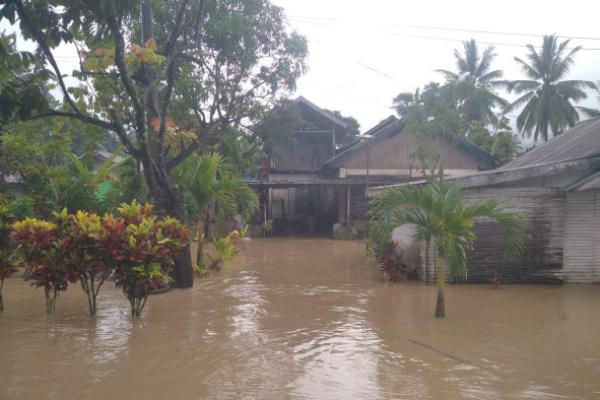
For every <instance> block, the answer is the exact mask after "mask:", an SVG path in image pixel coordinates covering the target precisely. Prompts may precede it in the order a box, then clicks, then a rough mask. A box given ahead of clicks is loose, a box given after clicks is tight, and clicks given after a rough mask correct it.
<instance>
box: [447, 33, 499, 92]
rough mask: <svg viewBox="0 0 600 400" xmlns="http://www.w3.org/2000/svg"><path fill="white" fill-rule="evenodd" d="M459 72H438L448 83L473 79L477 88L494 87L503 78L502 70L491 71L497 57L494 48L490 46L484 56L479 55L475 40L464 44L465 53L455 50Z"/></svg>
mask: <svg viewBox="0 0 600 400" xmlns="http://www.w3.org/2000/svg"><path fill="white" fill-rule="evenodd" d="M454 57H455V58H456V66H457V67H458V72H457V73H456V72H452V71H448V70H445V69H437V70H436V72H439V73H441V74H443V75H444V76H445V77H446V80H447V81H448V82H456V81H459V80H461V79H464V78H469V79H471V80H472V81H473V82H474V83H475V84H476V85H477V86H489V85H494V84H495V83H496V81H497V80H498V79H500V78H502V75H503V73H502V71H501V70H493V71H490V68H491V66H492V61H493V60H494V58H495V57H496V53H494V46H488V47H487V48H486V49H485V50H484V51H483V54H481V56H480V54H479V48H478V47H477V42H476V41H475V39H471V40H469V41H466V42H463V53H461V52H459V51H458V49H455V50H454Z"/></svg>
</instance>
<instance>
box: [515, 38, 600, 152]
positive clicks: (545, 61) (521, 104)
mask: <svg viewBox="0 0 600 400" xmlns="http://www.w3.org/2000/svg"><path fill="white" fill-rule="evenodd" d="M568 45H569V40H565V41H562V42H559V40H558V38H557V37H556V36H555V35H546V36H544V40H543V43H542V48H541V49H540V50H537V49H536V48H535V47H533V45H531V44H528V45H527V48H528V54H527V61H524V60H522V59H520V58H519V57H515V61H516V62H517V63H518V64H519V66H520V67H521V70H522V71H523V73H524V74H525V75H526V76H527V78H528V79H524V80H517V81H512V82H506V86H507V88H508V90H509V91H510V92H514V93H515V94H517V95H519V97H518V98H517V99H516V100H515V101H513V102H512V103H511V104H510V105H509V106H508V107H507V108H506V109H505V111H504V112H505V113H508V112H510V111H513V110H516V109H521V108H522V109H521V112H520V114H519V116H518V117H517V127H518V128H519V130H520V131H521V133H522V134H523V135H527V136H528V137H529V136H531V135H533V139H534V141H536V142H537V140H538V139H539V138H542V139H543V140H544V141H547V140H548V139H549V134H550V132H552V133H553V134H554V135H558V134H560V133H561V132H562V131H563V130H564V129H566V128H569V127H572V126H573V125H575V124H576V123H577V121H579V114H578V113H577V109H576V108H575V106H574V105H573V102H577V101H580V100H583V99H585V98H587V93H586V92H585V90H586V89H595V88H596V85H595V84H594V83H593V82H591V81H581V80H563V79H564V78H565V77H566V75H567V74H568V72H569V70H570V69H571V66H572V65H573V63H574V62H575V60H574V56H575V54H576V53H577V52H578V51H579V50H580V49H581V47H580V46H577V47H574V48H571V49H570V48H569V47H568Z"/></svg>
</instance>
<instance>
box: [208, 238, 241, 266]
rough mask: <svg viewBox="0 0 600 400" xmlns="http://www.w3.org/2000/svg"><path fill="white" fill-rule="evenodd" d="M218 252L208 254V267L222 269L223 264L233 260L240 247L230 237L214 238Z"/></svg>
mask: <svg viewBox="0 0 600 400" xmlns="http://www.w3.org/2000/svg"><path fill="white" fill-rule="evenodd" d="M213 243H214V246H215V252H216V254H214V255H211V254H208V255H207V257H208V262H209V263H208V269H211V270H220V269H221V266H222V265H223V264H224V263H225V262H227V261H229V260H231V259H232V258H233V256H234V255H235V254H236V253H237V251H238V249H237V246H236V245H235V243H234V242H233V241H232V239H231V238H230V237H224V238H218V239H215V240H213Z"/></svg>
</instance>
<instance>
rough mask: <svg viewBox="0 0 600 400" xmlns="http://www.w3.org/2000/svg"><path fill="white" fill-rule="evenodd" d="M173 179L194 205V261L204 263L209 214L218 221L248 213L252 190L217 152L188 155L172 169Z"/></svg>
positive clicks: (253, 200) (252, 203) (253, 198)
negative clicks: (195, 236)
mask: <svg viewBox="0 0 600 400" xmlns="http://www.w3.org/2000/svg"><path fill="white" fill-rule="evenodd" d="M173 175H174V177H175V180H176V181H177V182H178V183H179V184H180V185H181V186H182V187H183V188H184V189H185V190H186V191H187V192H188V193H189V194H191V196H192V197H193V199H194V201H195V203H196V207H197V212H198V215H197V218H198V221H197V235H198V237H197V239H198V249H197V253H196V254H197V258H196V260H197V264H198V265H202V264H203V262H204V255H203V251H204V241H205V236H206V229H207V227H208V225H209V223H210V221H211V219H212V215H213V214H214V216H215V217H216V218H217V219H218V220H226V219H230V218H233V216H234V215H236V214H238V213H240V214H242V215H245V216H249V214H250V213H252V212H253V211H254V209H255V208H256V204H257V199H256V193H254V191H253V190H252V188H250V187H249V186H248V185H246V184H245V183H244V182H243V181H242V180H241V179H240V178H239V176H237V175H236V173H235V172H234V169H233V167H232V166H231V165H229V164H228V163H227V161H226V160H225V159H224V158H223V157H222V156H221V155H219V154H203V155H201V156H191V157H189V158H188V159H186V160H185V161H184V162H183V163H181V164H180V165H179V166H178V167H177V169H175V171H174V172H173Z"/></svg>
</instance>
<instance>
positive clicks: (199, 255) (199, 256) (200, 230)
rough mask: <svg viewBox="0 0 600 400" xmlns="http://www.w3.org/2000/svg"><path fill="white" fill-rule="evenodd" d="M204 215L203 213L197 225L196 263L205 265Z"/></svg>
mask: <svg viewBox="0 0 600 400" xmlns="http://www.w3.org/2000/svg"><path fill="white" fill-rule="evenodd" d="M203 220H204V216H203V215H201V216H200V218H198V225H197V229H196V230H197V232H196V234H197V235H198V237H197V243H198V246H197V249H196V265H198V266H201V267H203V266H204V221H203Z"/></svg>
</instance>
